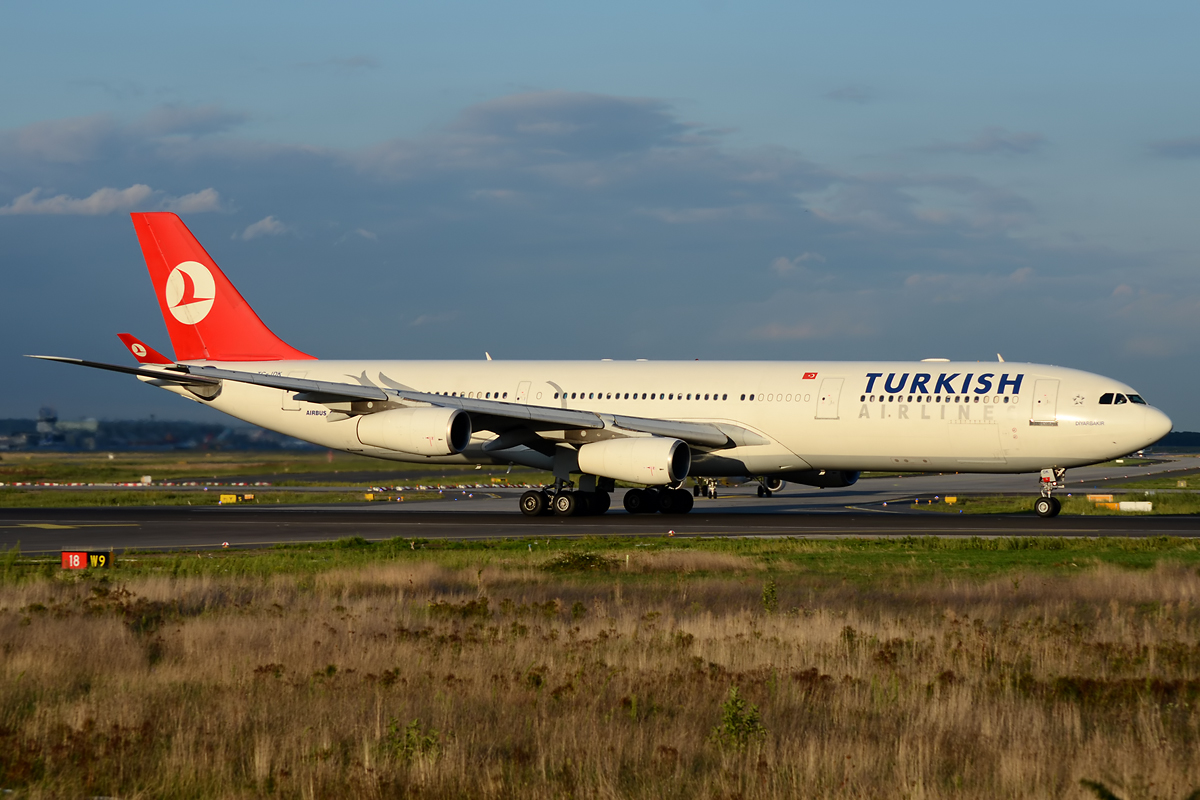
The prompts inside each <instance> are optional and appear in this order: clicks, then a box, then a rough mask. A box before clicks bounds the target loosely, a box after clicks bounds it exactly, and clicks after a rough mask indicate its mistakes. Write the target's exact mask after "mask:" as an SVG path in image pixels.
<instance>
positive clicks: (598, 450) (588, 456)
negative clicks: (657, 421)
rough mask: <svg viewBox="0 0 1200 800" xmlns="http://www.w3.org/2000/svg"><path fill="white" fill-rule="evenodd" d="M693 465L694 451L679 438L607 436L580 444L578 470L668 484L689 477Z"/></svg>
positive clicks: (644, 482)
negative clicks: (614, 437) (619, 437)
mask: <svg viewBox="0 0 1200 800" xmlns="http://www.w3.org/2000/svg"><path fill="white" fill-rule="evenodd" d="M691 468H692V451H691V449H690V448H688V446H687V443H686V442H682V441H680V440H679V439H665V438H661V437H658V436H647V437H634V438H630V439H607V440H605V441H603V442H593V443H592V444H585V445H584V446H583V447H581V448H579V470H580V471H581V472H585V473H587V474H589V475H599V476H600V477H601V478H613V479H615V480H619V481H629V482H630V483H642V484H647V485H650V486H665V485H667V484H669V483H678V482H679V481H681V480H683V479H684V478H686V477H687V475H688V470H690V469H691Z"/></svg>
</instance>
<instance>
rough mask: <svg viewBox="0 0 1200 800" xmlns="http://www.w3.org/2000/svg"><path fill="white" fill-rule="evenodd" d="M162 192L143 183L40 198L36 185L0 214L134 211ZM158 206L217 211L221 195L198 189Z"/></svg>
mask: <svg viewBox="0 0 1200 800" xmlns="http://www.w3.org/2000/svg"><path fill="white" fill-rule="evenodd" d="M159 194H162V192H160V191H158V190H156V189H151V188H150V187H149V186H147V185H146V184H144V183H135V184H134V185H133V186H130V187H129V188H128V189H113V188H111V187H105V188H103V189H97V190H96V191H94V192H92V193H91V194H90V195H88V196H87V197H82V198H80V197H71V196H70V195H67V194H58V195H54V196H53V197H42V188H41V187H40V186H38V187H35V188H34V189H31V190H30V191H28V192H26V193H25V194H23V195H21V196H20V197H18V198H17V199H15V200H13V201H12V202H11V203H9V204H8V205H6V206H0V214H2V215H6V216H13V215H18V214H58V215H62V214H76V215H81V216H101V215H103V214H112V213H113V212H116V211H134V210H136V209H137V208H139V207H142V206H145V205H146V202H147V201H148V200H149V199H150V198H151V197H153V196H154V195H159ZM161 206H162V208H164V209H166V210H167V211H176V212H179V213H184V214H199V213H202V212H205V211H220V210H221V196H220V194H218V193H217V190H216V189H213V188H211V187H210V188H208V189H201V190H200V191H198V192H192V193H191V194H185V195H183V196H182V197H171V196H167V197H164V198H163V200H162V202H161Z"/></svg>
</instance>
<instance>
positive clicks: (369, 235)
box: [354, 228, 379, 242]
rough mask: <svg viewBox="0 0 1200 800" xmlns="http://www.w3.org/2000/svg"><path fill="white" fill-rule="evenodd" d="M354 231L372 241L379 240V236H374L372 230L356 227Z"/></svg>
mask: <svg viewBox="0 0 1200 800" xmlns="http://www.w3.org/2000/svg"><path fill="white" fill-rule="evenodd" d="M354 232H355V233H357V234H358V235H359V236H361V237H363V238H364V239H370V240H371V241H372V242H374V241H378V240H379V237H378V236H376V235H375V233H374V232H372V231H369V230H367V229H366V228H357V229H355V231H354Z"/></svg>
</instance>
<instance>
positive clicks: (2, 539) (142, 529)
mask: <svg viewBox="0 0 1200 800" xmlns="http://www.w3.org/2000/svg"><path fill="white" fill-rule="evenodd" d="M1197 469H1200V458H1181V459H1176V460H1173V461H1171V462H1169V463H1163V464H1157V465H1151V466H1146V467H1129V468H1126V467H1110V468H1100V467H1091V468H1086V469H1081V470H1074V471H1072V473H1069V474H1068V480H1069V485H1068V489H1067V490H1066V491H1064V492H1063V494H1066V492H1080V491H1093V490H1094V489H1093V487H1095V488H1097V489H1100V490H1104V488H1105V486H1106V485H1113V484H1115V483H1118V482H1123V481H1125V480H1132V479H1136V478H1138V477H1139V476H1141V477H1146V476H1153V475H1159V476H1164V475H1170V476H1174V475H1183V474H1190V473H1191V472H1192V471H1193V470H1197ZM752 487H753V485H751V486H744V487H739V488H737V489H733V490H728V489H724V490H722V491H723V494H722V496H721V497H719V498H718V499H716V500H709V499H697V501H696V507H695V509H694V510H693V511H692V513H691V514H687V515H685V516H665V515H661V514H650V515H636V516H635V515H630V514H627V513H625V512H624V511H623V510H622V509H621V507H620V497H619V496H617V497H614V503H613V506H614V508H613V510H611V511H609V513H608V514H605V515H604V516H601V517H572V518H561V517H539V518H533V519H530V518H527V517H524V516H522V515H521V514H520V512H519V511H518V510H517V498H518V497H519V496H520V491H519V490H497V491H492V490H485V491H480V490H473V491H461V492H452V491H447V492H446V493H445V494H444V496H443V499H442V500H438V501H432V502H427V503H423V502H410V503H404V504H401V503H386V504H384V503H371V504H368V503H363V504H353V505H328V506H323V505H305V506H290V507H281V506H270V505H259V506H252V505H244V506H157V507H118V508H113V507H104V508H67V509H52V508H38V509H21V508H8V509H0V546H2V547H4V548H10V547H12V546H14V545H16V544H17V543H20V547H21V550H22V552H25V553H55V552H58V551H60V550H63V549H87V550H107V549H109V548H112V549H115V550H117V551H122V550H130V549H139V550H193V549H213V548H219V547H222V545H223V544H224V543H226V542H228V544H229V546H230V547H265V546H270V545H274V544H280V543H302V542H318V541H329V540H333V539H338V538H342V537H347V536H362V537H363V538H365V539H368V540H382V539H390V538H393V537H402V538H410V539H458V540H481V539H497V538H536V537H540V536H556V537H558V536H567V537H583V536H665V535H668V533H669V532H672V531H673V532H674V533H675V534H676V535H678V536H805V537H839V536H926V535H935V536H1159V535H1169V536H1200V517H1191V516H1179V517H1168V516H1128V517H1124V516H1122V517H1069V516H1062V517H1058V518H1056V519H1052V520H1043V519H1038V518H1036V517H1032V516H1027V515H986V516H982V515H965V514H953V513H945V512H934V511H929V512H917V511H913V510H912V509H911V505H912V502H913V500H914V498H917V497H920V498H922V499H929V498H932V497H934V496H937V497H944V496H945V495H947V494H971V493H976V494H978V493H984V492H1017V493H1024V492H1028V493H1029V494H1030V495H1033V494H1034V493H1036V490H1037V476H1030V475H919V476H912V477H905V478H899V477H897V478H876V479H871V480H863V481H859V483H857V484H856V485H854V486H851V487H847V488H844V489H827V490H817V489H811V488H808V487H802V486H788V487H787V488H786V489H785V490H784V491H782V492H779V493H776V495H775V496H774V497H771V498H759V497H757V496H756V494H755V491H754V488H752ZM619 494H620V493H618V495H619Z"/></svg>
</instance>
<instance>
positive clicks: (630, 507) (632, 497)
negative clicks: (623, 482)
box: [622, 489, 657, 514]
mask: <svg viewBox="0 0 1200 800" xmlns="http://www.w3.org/2000/svg"><path fill="white" fill-rule="evenodd" d="M655 499H657V498H655ZM622 505H624V506H625V510H626V511H628V512H629V513H630V514H649V513H650V512H652V511H655V510H656V509H654V508H651V507H650V499H649V498H648V497H646V493H645V492H644V491H643V490H641V489H630V490H629V491H628V492H626V493H625V499H624V501H622Z"/></svg>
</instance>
